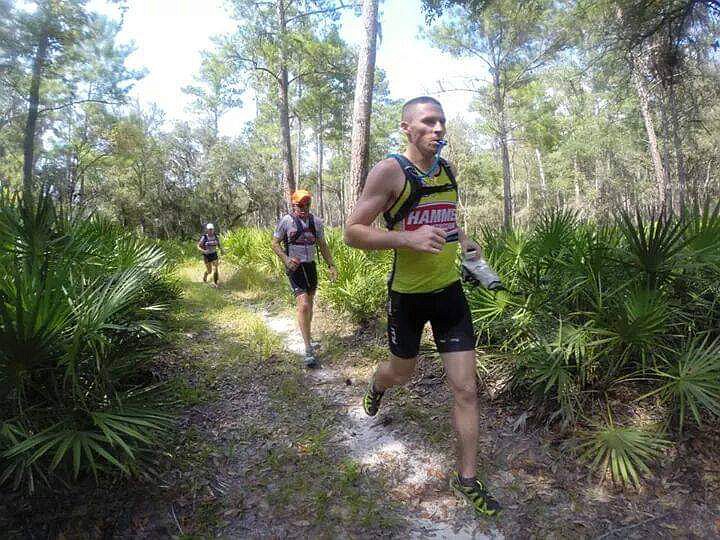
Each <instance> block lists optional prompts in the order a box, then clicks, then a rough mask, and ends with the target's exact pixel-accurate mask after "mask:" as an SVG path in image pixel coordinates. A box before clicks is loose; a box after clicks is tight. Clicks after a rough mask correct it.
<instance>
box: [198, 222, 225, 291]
mask: <svg viewBox="0 0 720 540" xmlns="http://www.w3.org/2000/svg"><path fill="white" fill-rule="evenodd" d="M197 247H198V249H199V250H200V252H201V253H202V254H203V260H204V261H205V273H204V274H203V282H207V277H208V276H209V275H210V274H211V273H212V275H213V285H215V286H216V287H217V283H218V277H219V276H218V263H219V262H220V261H219V260H218V249H222V247H221V246H220V238H218V236H217V235H216V234H215V225H213V224H212V223H208V224H207V225H206V226H205V234H203V235H202V236H201V237H200V240H199V241H198V244H197Z"/></svg>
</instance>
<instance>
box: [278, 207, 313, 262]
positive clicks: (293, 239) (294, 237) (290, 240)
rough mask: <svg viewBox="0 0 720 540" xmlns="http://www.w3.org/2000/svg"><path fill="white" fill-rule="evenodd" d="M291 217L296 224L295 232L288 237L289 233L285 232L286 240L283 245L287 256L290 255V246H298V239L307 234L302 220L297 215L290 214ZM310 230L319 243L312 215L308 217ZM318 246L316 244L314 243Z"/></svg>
mask: <svg viewBox="0 0 720 540" xmlns="http://www.w3.org/2000/svg"><path fill="white" fill-rule="evenodd" d="M290 217H291V218H292V219H293V221H294V222H295V232H294V233H293V234H291V235H289V236H288V234H287V231H286V232H285V238H284V239H283V245H284V247H285V255H289V254H290V245H291V244H292V245H297V244H298V239H299V238H300V237H301V236H302V234H303V233H304V232H305V227H304V226H303V224H302V220H301V219H300V218H299V217H297V216H296V215H295V214H290ZM308 230H309V231H310V232H311V233H312V235H313V238H315V240H316V241H317V230H316V229H315V218H314V217H313V215H312V214H310V216H309V217H308ZM313 244H316V242H313Z"/></svg>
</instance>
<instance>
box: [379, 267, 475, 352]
mask: <svg viewBox="0 0 720 540" xmlns="http://www.w3.org/2000/svg"><path fill="white" fill-rule="evenodd" d="M428 321H430V325H431V327H432V331H433V337H434V338H435V345H436V346H437V350H438V352H440V353H444V352H459V351H471V350H473V349H474V348H475V331H474V330H473V325H472V318H471V316H470V307H469V306H468V303H467V299H466V298H465V292H464V291H463V288H462V285H461V284H460V282H459V281H456V282H455V283H453V284H452V285H449V286H447V287H445V288H444V289H440V290H439V291H435V292H431V293H399V292H395V291H392V290H391V291H389V293H388V343H389V344H390V352H392V353H393V354H394V355H395V356H398V357H400V358H414V357H415V356H417V355H418V351H419V350H420V338H421V336H422V330H423V327H424V326H425V323H426V322H428Z"/></svg>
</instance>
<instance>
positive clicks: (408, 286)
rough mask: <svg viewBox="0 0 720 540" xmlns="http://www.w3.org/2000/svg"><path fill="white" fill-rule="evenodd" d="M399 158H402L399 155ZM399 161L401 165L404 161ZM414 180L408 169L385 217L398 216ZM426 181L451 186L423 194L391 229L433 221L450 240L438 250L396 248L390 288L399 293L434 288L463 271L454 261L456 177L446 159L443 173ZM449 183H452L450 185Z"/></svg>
mask: <svg viewBox="0 0 720 540" xmlns="http://www.w3.org/2000/svg"><path fill="white" fill-rule="evenodd" d="M393 157H395V156H393ZM396 159H397V158H396ZM398 161H399V162H400V160H399V159H398ZM400 163H401V166H402V165H403V164H402V162H400ZM412 182H413V180H411V179H410V178H408V172H407V169H406V173H405V186H404V187H403V191H402V193H401V194H400V196H399V197H398V199H397V201H395V203H394V204H393V205H392V207H390V209H389V210H388V211H387V212H386V214H385V217H386V220H388V218H390V220H392V218H395V217H396V216H397V214H398V213H399V212H400V210H401V208H402V206H403V204H404V203H405V202H406V201H407V200H408V199H409V198H410V197H411V192H412V189H413V186H412ZM423 184H424V186H426V187H428V188H433V187H436V186H437V187H439V186H448V189H444V190H442V191H439V192H436V193H429V194H424V195H423V196H422V197H421V198H420V200H419V201H418V203H417V205H416V206H415V207H414V208H412V210H411V211H410V212H409V213H408V214H407V216H405V217H404V219H402V220H400V221H398V222H397V223H395V224H394V225H392V230H396V231H413V230H416V229H419V228H420V227H421V226H423V225H431V226H433V227H437V228H439V229H443V230H445V231H446V232H447V233H448V241H447V242H446V244H445V246H444V247H443V249H442V251H441V252H440V253H437V254H434V253H421V252H419V251H414V250H411V249H404V248H403V249H396V250H395V258H394V261H393V269H392V272H391V274H390V278H389V285H390V289H391V290H393V291H396V292H400V293H427V292H433V291H436V290H438V289H442V288H444V287H447V286H448V285H450V284H452V283H454V282H455V281H457V280H459V279H460V272H459V270H458V266H457V264H456V262H455V259H456V257H457V249H458V236H457V220H456V213H457V201H458V194H457V188H456V187H455V181H454V179H452V180H451V178H450V176H449V175H448V166H447V163H445V162H442V164H441V166H440V173H439V174H438V175H437V176H434V177H431V178H425V179H424V181H423ZM450 185H451V186H452V187H449V186H450ZM438 189H439V188H438Z"/></svg>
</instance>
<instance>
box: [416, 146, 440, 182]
mask: <svg viewBox="0 0 720 540" xmlns="http://www.w3.org/2000/svg"><path fill="white" fill-rule="evenodd" d="M446 145H447V141H446V140H445V139H440V140H439V141H438V142H437V148H436V150H435V156H434V158H433V163H432V165H430V168H429V169H428V170H427V171H421V170H420V169H418V177H419V178H420V180H423V179H425V178H432V177H433V176H435V175H436V174H437V173H438V171H439V170H440V152H442V149H443V147H444V146H446Z"/></svg>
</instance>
